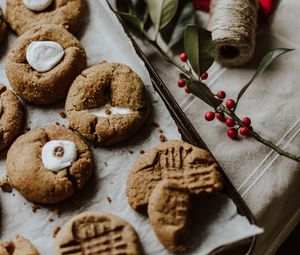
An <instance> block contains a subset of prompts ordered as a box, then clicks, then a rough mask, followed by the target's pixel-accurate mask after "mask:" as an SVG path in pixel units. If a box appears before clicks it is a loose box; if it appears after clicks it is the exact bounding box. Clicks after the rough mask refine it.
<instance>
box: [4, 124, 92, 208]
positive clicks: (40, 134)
mask: <svg viewBox="0 0 300 255" xmlns="http://www.w3.org/2000/svg"><path fill="white" fill-rule="evenodd" d="M53 141H54V142H57V144H58V145H57V146H52V151H49V150H48V149H47V147H48V146H47V145H48V144H49V143H53ZM63 142H69V143H70V142H71V143H74V145H75V146H74V147H75V148H76V151H75V155H76V157H74V158H70V154H71V155H74V152H72V151H71V150H72V147H71V148H70V147H69V146H66V145H65V144H64V143H63ZM45 151H46V152H47V151H48V152H50V153H46V155H45ZM49 159H50V163H51V160H52V161H53V162H54V166H56V167H53V164H52V165H51V164H49ZM57 162H58V163H59V164H61V165H60V166H61V167H60V169H59V168H57ZM45 163H48V164H45ZM6 165H7V175H8V177H9V178H10V180H11V183H12V185H13V186H14V187H15V188H17V189H18V190H19V192H20V193H21V194H22V195H23V196H24V197H25V198H27V199H28V200H31V201H33V202H39V203H43V204H51V203H57V202H60V201H63V200H65V199H67V198H69V197H70V196H72V195H73V194H74V192H75V191H77V190H80V189H82V188H83V186H84V185H85V184H86V183H87V181H88V179H89V178H90V176H91V173H92V171H93V169H94V162H93V158H92V153H91V151H90V149H89V147H88V146H87V145H86V144H85V143H84V142H83V140H82V139H81V138H80V137H79V136H78V135H77V134H75V133H74V132H72V131H71V130H69V129H67V128H64V127H62V126H58V125H51V126H46V127H43V128H38V129H35V130H32V131H29V132H28V133H26V134H24V135H22V136H20V137H19V138H18V139H17V140H16V141H15V142H14V143H13V144H12V146H11V147H10V149H9V151H8V153H7V159H6ZM45 165H46V166H47V167H46V166H45Z"/></svg>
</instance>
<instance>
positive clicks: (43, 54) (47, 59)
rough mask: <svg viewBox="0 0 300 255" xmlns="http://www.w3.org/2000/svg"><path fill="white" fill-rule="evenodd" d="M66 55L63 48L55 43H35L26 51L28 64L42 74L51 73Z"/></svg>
mask: <svg viewBox="0 0 300 255" xmlns="http://www.w3.org/2000/svg"><path fill="white" fill-rule="evenodd" d="M64 55H65V51H64V49H63V47H62V46H61V45H60V44H58V43H56V42H53V41H33V42H32V43H30V44H29V46H28V48H27V50H26V59H27V62H28V64H29V65H30V66H31V67H32V68H33V69H35V70H36V71H38V72H41V73H42V72H48V71H50V70H51V69H52V68H53V67H54V66H56V65H57V64H58V63H59V62H60V61H61V59H62V58H63V56H64Z"/></svg>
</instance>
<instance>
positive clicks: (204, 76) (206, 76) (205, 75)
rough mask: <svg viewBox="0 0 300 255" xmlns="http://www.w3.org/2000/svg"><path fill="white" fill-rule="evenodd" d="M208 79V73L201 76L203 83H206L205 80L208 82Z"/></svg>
mask: <svg viewBox="0 0 300 255" xmlns="http://www.w3.org/2000/svg"><path fill="white" fill-rule="evenodd" d="M207 78H208V73H207V72H204V73H203V74H201V76H200V80H201V81H204V80H206V79H207Z"/></svg>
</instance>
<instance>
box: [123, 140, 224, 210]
mask: <svg viewBox="0 0 300 255" xmlns="http://www.w3.org/2000/svg"><path fill="white" fill-rule="evenodd" d="M163 179H169V180H171V181H172V182H174V183H175V184H178V186H180V187H181V188H182V189H186V190H188V191H189V192H190V193H191V194H200V193H203V192H206V193H209V192H213V191H215V190H219V189H220V188H221V187H222V182H221V174H220V173H219V166H218V164H217V163H216V162H215V160H214V159H213V157H212V156H211V154H210V153H209V152H207V151H205V150H203V149H200V148H198V147H195V146H193V145H191V144H188V143H185V142H183V141H168V142H165V143H163V144H161V145H160V146H158V147H156V148H154V149H152V150H150V151H148V152H146V153H144V154H143V155H141V156H140V158H139V160H138V161H137V163H136V164H135V166H134V167H133V169H132V170H131V172H130V174H129V176H128V179H127V188H126V194H127V197H128V202H129V204H130V206H131V207H132V208H133V209H135V210H138V211H139V210H142V209H144V208H145V206H147V204H148V200H149V196H150V194H151V193H152V191H153V189H154V188H155V186H156V185H157V184H158V182H160V181H161V180H163Z"/></svg>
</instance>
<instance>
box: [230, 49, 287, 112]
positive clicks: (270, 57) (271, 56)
mask: <svg viewBox="0 0 300 255" xmlns="http://www.w3.org/2000/svg"><path fill="white" fill-rule="evenodd" d="M292 50H293V49H286V48H278V49H274V50H272V51H270V52H268V53H267V54H266V55H265V56H264V57H263V59H262V60H261V62H260V64H259V66H258V68H257V70H256V72H255V74H254V75H253V77H252V78H251V80H250V81H249V82H248V83H247V84H246V85H245V86H244V87H243V88H242V89H241V90H240V92H239V94H238V97H237V100H236V101H237V102H236V106H235V108H236V107H237V104H238V102H239V101H240V99H241V97H242V96H243V95H244V93H245V92H246V90H247V89H248V88H249V87H250V85H251V84H252V83H253V81H254V80H255V78H256V77H257V76H258V75H259V74H261V73H262V72H264V71H265V70H266V69H267V68H268V66H270V65H271V64H272V63H273V61H274V60H275V59H276V58H278V57H279V56H281V55H282V54H285V53H287V52H289V51H292Z"/></svg>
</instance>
